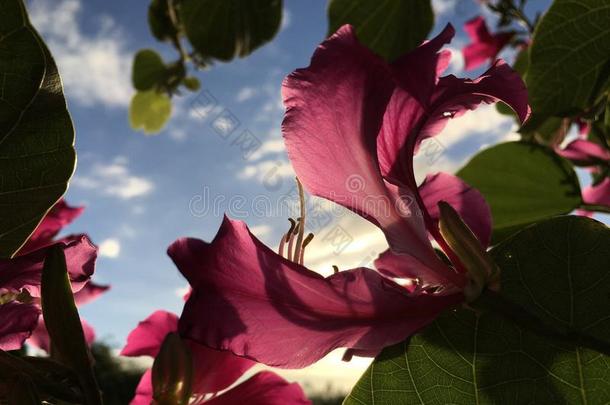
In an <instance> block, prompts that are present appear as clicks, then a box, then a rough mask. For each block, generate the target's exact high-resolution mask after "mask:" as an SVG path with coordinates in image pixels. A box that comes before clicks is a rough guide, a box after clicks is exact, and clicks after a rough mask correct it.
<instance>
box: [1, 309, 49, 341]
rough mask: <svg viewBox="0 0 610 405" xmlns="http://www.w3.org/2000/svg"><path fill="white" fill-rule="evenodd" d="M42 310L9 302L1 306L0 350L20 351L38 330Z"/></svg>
mask: <svg viewBox="0 0 610 405" xmlns="http://www.w3.org/2000/svg"><path fill="white" fill-rule="evenodd" d="M39 316H40V309H38V307H36V306H35V305H31V304H22V303H19V302H14V301H13V302H9V303H6V304H3V305H0V350H18V349H20V348H21V346H22V345H23V342H24V341H25V340H26V339H27V338H28V337H29V336H30V335H31V334H32V331H33V330H34V329H35V328H36V324H37V322H38V317H39Z"/></svg>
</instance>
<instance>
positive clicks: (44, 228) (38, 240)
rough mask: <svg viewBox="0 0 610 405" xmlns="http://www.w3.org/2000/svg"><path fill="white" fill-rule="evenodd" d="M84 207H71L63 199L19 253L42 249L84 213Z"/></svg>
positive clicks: (52, 209)
mask: <svg viewBox="0 0 610 405" xmlns="http://www.w3.org/2000/svg"><path fill="white" fill-rule="evenodd" d="M84 209H85V208H84V207H71V206H69V205H68V204H66V202H65V201H64V200H63V199H61V200H59V201H58V202H57V204H55V206H54V207H53V208H51V210H50V211H49V213H48V214H47V215H46V216H45V217H44V219H43V220H42V221H41V222H40V224H39V225H38V227H37V228H36V230H35V231H34V233H33V234H32V235H31V236H30V238H29V239H28V241H27V242H26V243H25V245H24V246H23V247H22V248H21V250H19V255H23V254H26V253H28V252H31V251H33V250H36V249H40V248H42V247H44V246H46V245H48V244H50V243H52V242H53V238H54V237H55V236H56V235H57V234H58V233H59V232H60V231H61V229H62V228H63V227H65V226H66V225H68V224H69V223H71V222H72V221H74V220H75V219H76V218H77V217H78V216H79V215H81V214H82V212H83V210H84Z"/></svg>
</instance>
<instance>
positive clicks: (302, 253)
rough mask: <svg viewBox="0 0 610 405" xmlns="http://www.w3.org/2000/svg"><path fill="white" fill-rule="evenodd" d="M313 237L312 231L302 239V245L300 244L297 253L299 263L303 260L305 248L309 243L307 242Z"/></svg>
mask: <svg viewBox="0 0 610 405" xmlns="http://www.w3.org/2000/svg"><path fill="white" fill-rule="evenodd" d="M312 239H313V233H309V234H308V235H307V236H306V237H305V239H304V240H303V246H301V254H300V255H299V262H298V263H299V264H301V265H302V264H303V260H304V258H305V248H306V247H307V245H309V242H311V240H312Z"/></svg>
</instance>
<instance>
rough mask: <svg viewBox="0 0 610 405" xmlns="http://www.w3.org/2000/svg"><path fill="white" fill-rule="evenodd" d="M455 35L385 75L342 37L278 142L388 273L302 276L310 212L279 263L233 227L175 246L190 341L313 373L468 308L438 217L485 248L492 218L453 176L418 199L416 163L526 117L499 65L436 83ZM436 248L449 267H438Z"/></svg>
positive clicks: (298, 76)
mask: <svg viewBox="0 0 610 405" xmlns="http://www.w3.org/2000/svg"><path fill="white" fill-rule="evenodd" d="M453 34H454V31H453V28H451V27H450V26H448V27H447V28H446V29H445V30H444V31H443V32H442V33H441V34H440V35H439V36H438V37H436V38H434V39H432V40H431V41H429V42H426V43H425V44H423V45H421V46H420V47H418V48H417V49H415V50H414V51H412V52H411V53H408V54H406V55H403V56H402V57H401V58H399V59H398V60H397V61H396V62H394V63H393V64H390V65H389V64H387V63H386V62H384V61H383V60H382V59H381V58H379V57H378V56H376V55H374V54H373V53H372V52H371V51H369V50H368V49H367V48H366V47H365V46H363V45H361V44H360V43H359V42H358V41H357V39H356V36H355V34H354V30H353V28H352V27H351V26H344V27H342V28H341V29H339V31H338V32H337V33H336V34H334V35H333V36H332V37H331V38H329V39H328V40H326V41H325V42H324V43H323V44H322V45H320V47H319V48H318V49H317V50H316V52H315V54H314V56H313V58H312V61H311V65H310V66H309V67H308V68H306V69H299V70H297V71H295V72H294V73H293V74H291V75H290V76H288V78H287V79H286V80H285V82H284V86H283V98H284V104H285V105H286V107H287V112H286V117H285V120H284V123H283V128H282V129H283V133H284V138H285V143H286V147H287V149H288V154H289V157H290V159H291V161H292V163H293V166H294V169H295V171H296V173H297V175H298V178H299V179H300V180H301V182H302V183H303V185H304V186H305V188H306V189H307V190H308V191H309V192H310V193H312V194H314V195H316V196H319V197H323V198H326V199H329V200H332V201H334V202H336V203H338V204H341V205H343V206H345V207H347V208H349V209H350V210H352V211H354V212H355V213H357V214H359V215H361V216H362V217H364V218H366V219H367V220H369V221H371V222H372V223H374V224H375V225H377V226H379V227H380V228H381V230H382V231H383V232H384V234H385V236H386V239H387V241H388V244H389V246H390V250H389V251H388V252H386V253H384V254H383V255H382V256H381V257H380V260H378V262H377V266H378V269H379V271H375V270H371V269H367V268H356V269H351V270H346V271H340V272H337V273H336V274H334V275H332V276H330V277H327V278H324V277H322V276H320V275H319V274H317V273H315V272H313V271H311V270H309V269H307V268H306V267H304V266H303V265H302V264H303V256H304V250H305V246H306V244H307V243H306V242H307V240H308V239H309V238H305V239H304V235H303V230H304V227H305V224H304V215H305V214H304V213H302V214H301V216H302V217H303V218H302V219H301V220H300V222H299V225H298V226H297V227H296V229H291V231H290V232H289V233H288V234H287V235H286V237H285V238H283V240H282V243H281V244H280V248H279V254H278V253H275V252H273V251H271V250H270V249H268V248H267V247H266V246H264V245H263V244H262V243H261V242H260V241H258V240H257V239H256V238H255V237H254V236H253V235H252V234H251V233H250V232H249V231H248V229H247V227H246V225H245V224H243V223H242V222H238V221H231V220H229V219H227V218H225V220H224V221H223V223H222V225H221V227H220V230H219V231H218V234H217V235H216V238H215V239H214V240H213V241H212V242H211V243H206V242H203V241H200V240H196V239H180V240H178V241H176V242H175V243H174V244H173V245H172V246H170V248H169V250H168V253H169V255H170V257H171V258H172V259H173V260H174V262H175V263H176V265H177V267H178V268H179V269H180V271H181V272H182V274H183V275H184V276H185V277H186V278H187V279H188V281H189V283H190V285H191V287H192V289H193V291H192V294H191V295H190V297H189V299H188V301H187V303H186V305H185V308H184V311H183V313H182V316H181V318H180V325H179V330H180V332H181V335H182V336H184V337H187V338H190V339H193V340H195V341H197V342H200V343H202V344H205V345H207V346H210V347H212V348H215V349H220V350H229V351H231V352H233V353H235V354H237V355H239V356H244V357H247V358H252V359H254V360H256V361H259V362H262V363H265V364H268V365H272V366H278V367H304V366H307V365H309V364H311V363H313V362H315V361H317V360H319V359H320V358H322V357H323V356H324V355H326V354H327V353H329V352H330V351H332V350H334V349H336V348H340V347H345V348H348V349H351V351H352V352H355V353H357V354H374V353H377V352H378V351H379V350H381V349H382V348H384V347H385V346H388V345H391V344H394V343H397V342H400V341H402V340H404V339H405V338H406V337H408V336H409V335H411V334H413V333H414V332H416V331H418V330H419V329H420V328H422V327H424V326H426V325H427V324H429V323H430V322H431V321H432V320H433V319H434V318H435V317H436V316H437V315H438V314H439V313H440V312H441V311H443V310H444V309H446V308H448V307H451V306H454V305H457V304H459V303H461V302H462V301H463V300H464V297H463V294H462V290H463V288H464V287H465V286H466V284H467V282H468V279H467V277H466V274H465V273H464V272H465V269H464V268H463V267H462V266H461V265H460V263H459V260H457V258H456V257H455V254H453V252H452V251H451V249H449V248H448V246H447V244H446V243H445V241H444V240H443V238H442V237H441V236H440V234H439V231H438V227H437V221H438V209H437V204H438V202H439V201H441V200H444V201H447V202H449V203H450V204H451V205H452V206H453V207H454V208H455V209H456V210H458V211H460V213H461V214H462V217H463V218H464V219H465V221H466V222H467V223H468V225H469V226H470V227H471V229H472V230H473V231H474V232H475V233H476V235H477V236H478V238H479V241H480V242H481V244H482V245H483V246H486V245H487V243H488V242H489V235H490V225H491V218H490V214H489V208H488V207H487V205H486V203H485V201H484V199H483V197H482V196H481V195H480V194H479V193H478V192H477V191H476V190H474V189H472V188H471V187H469V186H468V185H466V184H464V183H463V182H462V181H461V180H459V179H458V178H456V177H454V176H451V175H449V174H444V173H443V174H437V175H433V176H428V177H427V178H426V181H425V182H424V183H423V184H422V185H421V186H420V187H419V188H418V186H417V184H416V181H415V176H414V173H413V154H414V153H415V151H416V150H417V149H418V148H420V147H425V145H422V141H423V140H424V139H426V138H429V137H432V136H435V135H436V134H438V133H439V132H440V131H441V130H442V128H443V127H444V125H445V124H446V122H447V121H448V120H449V119H450V118H453V117H457V116H460V115H462V114H463V113H464V112H466V111H467V110H471V109H474V108H476V106H478V105H479V104H480V103H492V102H496V101H498V100H501V101H504V102H505V103H507V104H509V105H510V106H512V107H513V109H515V111H516V112H517V113H518V115H519V117H520V118H521V119H522V120H524V119H525V118H526V117H527V116H528V114H529V107H528V104H527V94H526V90H525V87H524V85H523V82H522V81H521V79H520V77H519V75H518V74H516V73H515V72H513V71H512V69H511V68H510V67H509V66H508V65H506V64H505V63H504V62H502V61H498V62H496V63H495V64H494V65H493V66H492V68H491V69H489V70H488V71H487V72H485V73H484V74H483V75H482V76H481V77H479V78H477V79H475V80H469V79H459V78H457V77H454V76H446V77H439V75H440V74H441V73H442V72H443V70H444V69H445V68H446V66H447V64H448V62H449V54H448V53H447V52H440V53H439V50H440V48H441V47H442V46H443V45H444V44H445V43H447V42H448V41H449V40H450V39H451V38H452V36H453ZM354 180H356V181H355V182H354ZM353 183H354V184H353ZM430 237H433V238H434V239H436V241H437V242H438V243H439V245H440V246H441V247H442V248H443V250H444V251H445V253H447V255H448V256H449V258H450V259H451V260H452V262H453V263H454V266H448V265H447V264H446V263H445V262H444V261H443V260H441V259H440V258H439V256H438V255H437V253H436V252H435V251H434V249H433V247H432V244H431V242H430ZM287 246H288V252H287V253H285V249H286V247H287ZM283 255H285V256H286V257H283ZM413 279H416V280H413ZM405 284H407V286H406V287H405ZM409 284H410V286H409ZM414 284H415V286H414Z"/></svg>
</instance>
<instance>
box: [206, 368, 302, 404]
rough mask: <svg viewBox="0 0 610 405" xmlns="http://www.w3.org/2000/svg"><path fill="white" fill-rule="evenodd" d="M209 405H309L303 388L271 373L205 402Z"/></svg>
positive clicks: (254, 377)
mask: <svg viewBox="0 0 610 405" xmlns="http://www.w3.org/2000/svg"><path fill="white" fill-rule="evenodd" d="M205 403H206V404H209V405H235V404H248V405H308V404H311V401H309V400H308V399H307V397H306V396H305V393H304V392H303V390H302V389H301V387H300V386H299V385H298V384H296V383H292V384H291V383H289V382H288V381H286V380H284V379H283V378H282V377H280V376H279V375H277V374H275V373H272V372H271V371H261V372H260V373H257V374H255V375H253V376H252V377H251V378H249V379H248V380H246V381H244V382H243V383H241V384H239V385H237V386H236V387H234V388H231V389H230V390H228V391H226V392H224V393H222V394H221V395H219V396H217V397H215V398H212V399H210V400H209V401H205Z"/></svg>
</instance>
